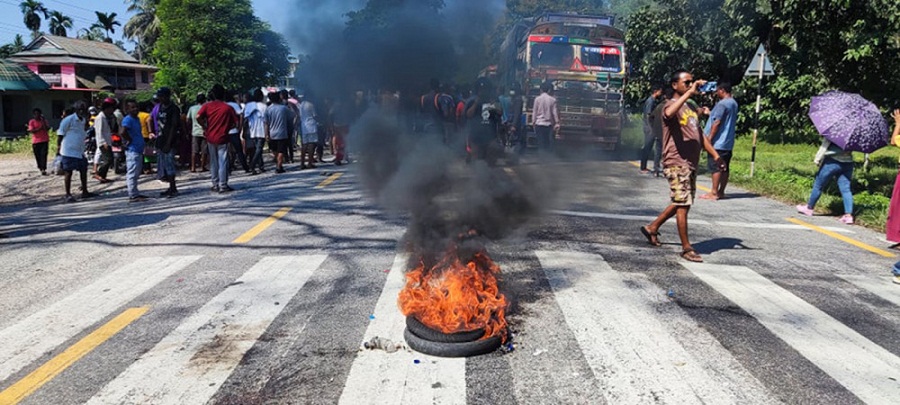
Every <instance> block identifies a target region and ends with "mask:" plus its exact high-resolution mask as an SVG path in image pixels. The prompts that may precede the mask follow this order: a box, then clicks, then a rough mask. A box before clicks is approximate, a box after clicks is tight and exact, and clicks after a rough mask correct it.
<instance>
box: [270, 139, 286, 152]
mask: <svg viewBox="0 0 900 405" xmlns="http://www.w3.org/2000/svg"><path fill="white" fill-rule="evenodd" d="M290 142H291V140H290V139H269V148H271V149H272V153H274V154H276V155H277V154H279V153H287V152H288V144H290Z"/></svg>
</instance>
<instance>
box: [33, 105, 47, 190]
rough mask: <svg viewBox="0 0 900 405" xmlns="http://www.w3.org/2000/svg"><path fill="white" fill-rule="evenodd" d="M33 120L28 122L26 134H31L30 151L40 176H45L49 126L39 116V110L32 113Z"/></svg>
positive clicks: (41, 116) (42, 117)
mask: <svg viewBox="0 0 900 405" xmlns="http://www.w3.org/2000/svg"><path fill="white" fill-rule="evenodd" d="M32 114H33V118H32V119H31V121H28V133H29V134H31V150H33V151H34V159H35V160H37V166H38V169H40V171H41V174H42V175H44V176H46V175H47V154H48V153H49V152H50V146H49V145H50V132H49V131H50V124H48V123H47V120H46V119H45V118H44V116H43V115H42V114H41V109H40V108H35V109H34V111H32Z"/></svg>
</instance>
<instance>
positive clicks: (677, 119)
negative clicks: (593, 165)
mask: <svg viewBox="0 0 900 405" xmlns="http://www.w3.org/2000/svg"><path fill="white" fill-rule="evenodd" d="M670 83H671V86H672V89H673V90H674V92H675V95H674V96H673V97H672V98H671V99H669V100H667V101H666V104H665V107H664V109H663V116H662V121H663V167H664V169H663V173H664V174H665V176H666V178H667V179H668V180H669V188H670V190H671V193H670V197H671V199H672V202H671V204H669V206H668V207H666V209H665V210H663V212H662V213H660V214H659V216H658V217H657V218H656V220H654V221H653V222H652V223H651V224H649V225H646V226H642V227H641V229H640V231H641V233H642V234H644V236H645V237H646V238H647V241H648V242H649V243H650V244H651V245H653V246H660V245H661V244H660V242H659V227H660V226H662V224H664V223H665V222H666V221H668V220H669V219H670V218H672V217H673V216H674V217H675V220H676V223H677V225H678V236H679V238H680V239H681V257H682V258H684V259H685V260H688V261H691V262H702V261H703V258H702V257H700V255H699V254H697V251H695V250H694V248H693V246H691V242H690V240H689V239H688V223H687V219H688V212H690V210H691V205H692V204H693V203H694V195H695V194H696V189H697V165H698V164H699V162H700V150H701V148H702V149H706V151H707V152H709V154H710V155H711V156H712V157H713V160H715V161H716V162H717V163H718V164H719V166H720V167H723V166H724V164H725V163H724V161H723V160H722V158H721V157H719V153H718V152H716V150H715V149H714V148H713V145H712V144H710V143H709V140H708V139H707V138H706V137H704V136H703V135H702V134H701V132H700V118H699V115H698V113H697V110H696V108H695V107H694V106H693V105H691V104H689V103H688V100H689V99H690V98H691V97H692V96H693V95H695V94H697V93H698V92H699V88H700V87H701V86H703V85H704V84H706V81H705V80H694V76H693V75H691V73H690V72H687V71H685V70H679V71H676V72H675V73H673V74H672V77H671V80H670Z"/></svg>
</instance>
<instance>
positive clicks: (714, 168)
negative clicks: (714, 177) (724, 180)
mask: <svg viewBox="0 0 900 405" xmlns="http://www.w3.org/2000/svg"><path fill="white" fill-rule="evenodd" d="M716 153H718V154H719V157H720V158H722V160H724V161H725V170H724V171H726V172H729V171H731V151H730V150H719V149H716ZM706 158H707V160H708V161H709V163H708V164H707V165H706V168H707V169H708V170H709V172H710V173H718V172H720V171H723V170H719V165H718V164H716V161H715V160H713V158H712V155H710V154H708V153H707V154H706Z"/></svg>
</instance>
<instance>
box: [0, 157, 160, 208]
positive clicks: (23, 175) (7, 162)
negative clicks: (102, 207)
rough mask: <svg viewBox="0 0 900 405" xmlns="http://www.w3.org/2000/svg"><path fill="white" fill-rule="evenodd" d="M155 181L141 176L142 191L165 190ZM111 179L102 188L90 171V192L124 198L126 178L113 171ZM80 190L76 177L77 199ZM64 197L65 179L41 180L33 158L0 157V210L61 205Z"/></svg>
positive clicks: (153, 177) (75, 176) (42, 177)
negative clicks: (34, 204)
mask: <svg viewBox="0 0 900 405" xmlns="http://www.w3.org/2000/svg"><path fill="white" fill-rule="evenodd" d="M51 158H52V157H51ZM50 164H52V159H51V161H50V162H48V166H49V165H50ZM155 178H156V177H155V175H142V176H141V182H140V187H141V191H142V192H144V191H146V192H147V193H149V192H151V191H155V190H156V189H157V188H163V187H164V186H163V185H161V184H159V183H157V181H156V180H155ZM109 179H110V180H114V181H113V182H111V183H107V184H100V183H99V182H97V180H94V179H93V178H91V177H90V169H88V190H90V191H91V192H94V193H97V194H100V195H113V194H121V195H122V196H123V197H124V196H125V175H119V174H115V173H112V171H110V174H109ZM78 187H80V180H79V179H78V174H77V173H76V174H75V175H74V176H73V179H72V194H75V195H78V192H79V191H78ZM148 195H150V194H148ZM63 197H65V190H64V188H63V176H59V175H54V174H49V175H47V176H42V175H41V172H40V171H39V170H38V169H37V164H36V163H35V161H34V157H33V156H31V155H26V154H16V155H0V206H10V205H20V204H32V203H39V202H47V201H59V202H62V201H63Z"/></svg>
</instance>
